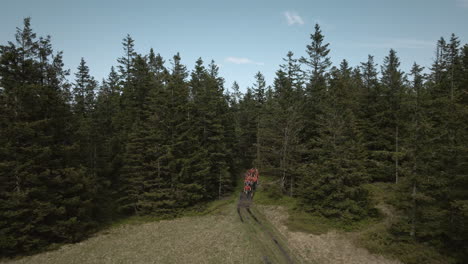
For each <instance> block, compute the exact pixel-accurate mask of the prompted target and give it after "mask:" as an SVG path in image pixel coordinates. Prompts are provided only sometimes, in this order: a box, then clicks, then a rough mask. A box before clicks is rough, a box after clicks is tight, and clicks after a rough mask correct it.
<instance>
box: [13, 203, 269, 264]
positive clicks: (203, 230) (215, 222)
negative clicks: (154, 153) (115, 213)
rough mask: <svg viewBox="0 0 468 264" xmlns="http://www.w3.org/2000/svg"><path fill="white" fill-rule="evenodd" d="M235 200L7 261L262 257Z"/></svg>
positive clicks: (232, 260) (253, 259)
mask: <svg viewBox="0 0 468 264" xmlns="http://www.w3.org/2000/svg"><path fill="white" fill-rule="evenodd" d="M246 232H247V231H246V228H245V227H244V226H243V223H242V222H240V221H239V218H238V216H237V213H236V210H235V207H234V204H231V205H228V206H226V208H225V210H221V211H220V212H218V213H217V214H211V215H206V216H195V217H183V218H179V219H175V220H163V221H158V222H150V223H145V224H137V225H121V226H117V227H114V228H111V229H109V230H106V231H103V232H101V233H98V234H97V235H96V236H94V237H92V238H90V239H88V240H85V241H83V242H81V243H77V244H71V245H65V246H62V247H61V248H60V249H58V250H55V251H49V252H45V253H41V254H38V255H34V256H30V257H24V258H21V259H18V260H11V261H9V262H7V263H37V264H40V263H66V264H69V263H99V264H103V263H261V262H262V257H263V256H261V253H260V251H259V250H258V249H257V245H255V243H253V242H252V241H251V240H249V239H248V236H247V234H246Z"/></svg>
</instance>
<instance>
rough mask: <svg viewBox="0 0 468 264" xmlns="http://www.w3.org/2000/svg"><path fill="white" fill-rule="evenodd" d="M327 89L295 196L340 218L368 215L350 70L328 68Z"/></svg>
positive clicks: (307, 205)
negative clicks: (316, 134)
mask: <svg viewBox="0 0 468 264" xmlns="http://www.w3.org/2000/svg"><path fill="white" fill-rule="evenodd" d="M331 75H332V78H331V80H330V82H331V84H330V90H329V91H328V93H327V95H326V97H325V98H324V99H325V100H324V101H323V103H322V104H321V107H322V108H323V109H322V111H321V113H323V114H321V115H319V120H320V123H319V124H320V126H319V129H318V132H319V136H318V137H317V138H316V139H315V140H314V141H313V146H314V149H313V150H312V152H311V154H312V156H311V160H312V162H310V163H308V164H306V165H304V166H303V167H302V169H301V170H302V177H303V178H302V179H301V180H302V183H301V185H300V191H299V197H300V199H301V203H302V206H303V208H304V209H305V210H307V211H310V212H317V213H320V214H322V215H324V216H326V217H333V218H340V219H341V220H344V221H351V220H356V219H362V218H365V217H366V216H368V215H369V210H370V203H369V198H368V194H367V192H366V191H365V190H364V189H363V188H362V184H363V183H365V182H366V176H365V174H364V171H365V170H364V164H363V160H364V157H365V149H364V147H363V144H362V134H361V132H360V131H359V129H358V125H357V118H356V116H355V111H353V110H355V109H356V107H355V106H354V102H353V100H352V99H351V100H350V98H353V92H354V91H355V90H356V88H354V89H350V87H352V82H351V80H352V79H351V69H350V68H349V67H348V64H347V62H346V61H343V62H342V64H341V68H340V69H336V68H333V69H332V73H331Z"/></svg>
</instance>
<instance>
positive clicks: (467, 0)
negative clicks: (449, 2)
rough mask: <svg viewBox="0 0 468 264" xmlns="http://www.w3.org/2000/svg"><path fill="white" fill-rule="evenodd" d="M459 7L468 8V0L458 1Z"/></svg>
mask: <svg viewBox="0 0 468 264" xmlns="http://www.w3.org/2000/svg"><path fill="white" fill-rule="evenodd" d="M457 3H458V6H461V7H464V8H468V0H457Z"/></svg>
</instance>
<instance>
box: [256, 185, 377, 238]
mask: <svg viewBox="0 0 468 264" xmlns="http://www.w3.org/2000/svg"><path fill="white" fill-rule="evenodd" d="M277 186H278V184H277V183H275V182H273V181H272V180H271V178H269V177H268V176H267V177H265V176H263V177H262V185H261V186H260V188H259V191H258V192H257V193H256V194H255V197H254V200H255V203H256V204H261V205H279V206H283V207H285V208H287V209H288V214H289V217H288V220H287V222H286V225H287V226H288V228H290V229H291V230H292V231H300V232H308V233H312V234H316V235H319V234H325V233H327V232H329V231H331V230H341V231H346V232H351V231H359V230H363V229H365V228H366V227H368V226H369V225H372V224H375V223H378V222H379V221H381V220H382V217H380V216H379V217H376V218H367V219H363V220H361V221H356V222H344V221H340V220H339V219H329V218H325V217H323V216H321V215H318V214H310V213H306V212H304V211H302V210H300V208H299V205H298V200H297V199H296V198H293V197H290V196H286V195H282V194H281V192H280V190H279V188H278V187H277ZM367 188H371V187H370V186H369V187H367Z"/></svg>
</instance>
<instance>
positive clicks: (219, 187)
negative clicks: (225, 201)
mask: <svg viewBox="0 0 468 264" xmlns="http://www.w3.org/2000/svg"><path fill="white" fill-rule="evenodd" d="M220 199H221V170H220V171H219V186H218V200H220Z"/></svg>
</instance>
